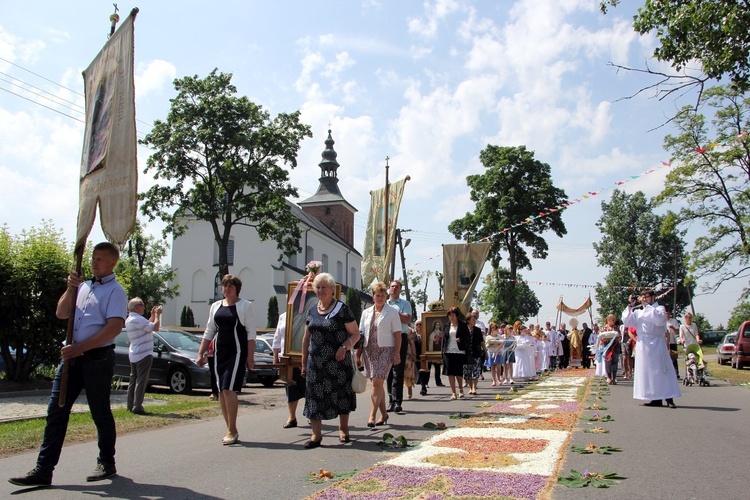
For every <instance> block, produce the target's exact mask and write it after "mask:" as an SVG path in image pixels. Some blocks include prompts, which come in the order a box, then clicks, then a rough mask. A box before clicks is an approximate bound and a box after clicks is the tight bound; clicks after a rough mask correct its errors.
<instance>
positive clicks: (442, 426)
mask: <svg viewBox="0 0 750 500" xmlns="http://www.w3.org/2000/svg"><path fill="white" fill-rule="evenodd" d="M422 427H424V428H425V429H435V430H439V431H442V430H444V429H447V428H448V427H447V426H446V425H445V422H438V423H432V422H425V423H424V424H422Z"/></svg>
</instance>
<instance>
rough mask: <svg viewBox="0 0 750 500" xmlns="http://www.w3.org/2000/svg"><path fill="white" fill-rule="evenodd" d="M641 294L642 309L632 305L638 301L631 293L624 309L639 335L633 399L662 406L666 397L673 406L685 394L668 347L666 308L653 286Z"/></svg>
mask: <svg viewBox="0 0 750 500" xmlns="http://www.w3.org/2000/svg"><path fill="white" fill-rule="evenodd" d="M639 298H640V301H641V304H642V305H643V308H642V309H633V307H634V306H635V304H636V302H635V299H634V298H633V297H632V296H631V297H630V300H629V301H630V303H629V305H628V307H627V309H625V310H624V311H623V313H622V322H623V324H624V325H625V326H629V327H635V329H636V333H637V335H638V338H637V339H636V343H635V376H634V378H633V399H641V400H646V401H649V403H646V406H663V405H662V400H666V402H667V405H668V406H669V407H670V408H676V406H675V404H674V399H673V398H678V397H680V396H681V395H682V394H681V393H680V386H679V384H678V383H677V377H675V374H674V367H673V366H672V360H671V358H670V357H669V349H668V348H667V337H666V333H665V332H666V331H667V314H666V310H665V309H664V307H663V306H660V305H659V303H658V302H656V298H655V297H654V292H653V290H645V291H644V292H643V293H642V294H641V296H640V297H639Z"/></svg>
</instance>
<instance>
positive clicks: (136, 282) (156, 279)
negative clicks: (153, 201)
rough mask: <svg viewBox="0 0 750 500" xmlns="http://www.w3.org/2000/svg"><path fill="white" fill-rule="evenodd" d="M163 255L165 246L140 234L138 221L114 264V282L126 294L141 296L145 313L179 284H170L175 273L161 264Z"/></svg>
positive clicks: (161, 302)
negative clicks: (115, 278) (115, 281)
mask: <svg viewBox="0 0 750 500" xmlns="http://www.w3.org/2000/svg"><path fill="white" fill-rule="evenodd" d="M166 255H167V245H166V244H165V243H164V242H162V241H160V240H157V239H156V238H154V237H153V236H150V235H147V234H144V233H143V228H142V227H141V223H140V222H138V223H136V225H135V230H134V231H133V234H132V235H131V236H130V239H129V240H128V242H127V243H126V244H125V249H124V250H123V251H122V252H121V253H120V260H119V261H118V262H117V266H116V267H115V274H117V281H118V282H119V283H120V284H121V285H122V287H123V288H124V289H125V291H126V292H127V294H128V297H129V298H133V297H140V298H141V299H143V301H144V302H145V303H146V311H147V312H149V311H150V310H151V306H154V305H162V304H164V303H165V302H166V301H167V300H169V299H171V298H174V297H175V296H176V295H177V290H178V287H179V285H171V286H170V283H171V282H173V281H174V279H175V277H176V276H177V272H176V271H175V270H174V269H172V267H171V266H169V265H166V264H162V262H163V260H164V257H166Z"/></svg>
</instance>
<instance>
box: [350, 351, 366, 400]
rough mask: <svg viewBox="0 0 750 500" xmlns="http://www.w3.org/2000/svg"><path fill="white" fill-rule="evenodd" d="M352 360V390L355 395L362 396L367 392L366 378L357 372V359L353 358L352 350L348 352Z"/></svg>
mask: <svg viewBox="0 0 750 500" xmlns="http://www.w3.org/2000/svg"><path fill="white" fill-rule="evenodd" d="M349 354H351V358H352V367H353V368H354V376H352V390H353V391H354V392H355V393H357V394H362V393H363V392H365V391H366V390H367V378H365V374H364V373H362V372H361V371H359V368H357V359H356V358H355V357H354V349H352V350H350V351H349Z"/></svg>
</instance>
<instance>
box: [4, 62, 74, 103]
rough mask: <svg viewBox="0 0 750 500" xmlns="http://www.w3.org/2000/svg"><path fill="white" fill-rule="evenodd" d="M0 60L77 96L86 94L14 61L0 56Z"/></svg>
mask: <svg viewBox="0 0 750 500" xmlns="http://www.w3.org/2000/svg"><path fill="white" fill-rule="evenodd" d="M0 61H5V62H7V63H8V64H11V65H13V66H15V67H16V68H19V69H22V70H23V71H26V72H27V73H31V74H32V75H34V76H36V77H38V78H41V79H42V80H46V81H48V82H50V83H52V84H53V85H57V86H58V87H62V88H64V89H65V90H69V91H70V92H73V93H74V94H77V95H79V96H81V97H86V96H84V95H83V94H81V93H80V92H77V91H75V90H73V89H69V88H68V87H66V86H64V85H61V84H59V83H57V82H56V81H54V80H50V79H49V78H47V77H46V76H42V75H40V74H39V73H34V72H33V71H31V70H30V69H26V68H24V67H23V66H19V65H18V64H16V63H14V62H13V61H9V60H7V59H5V58H4V57H0Z"/></svg>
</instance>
